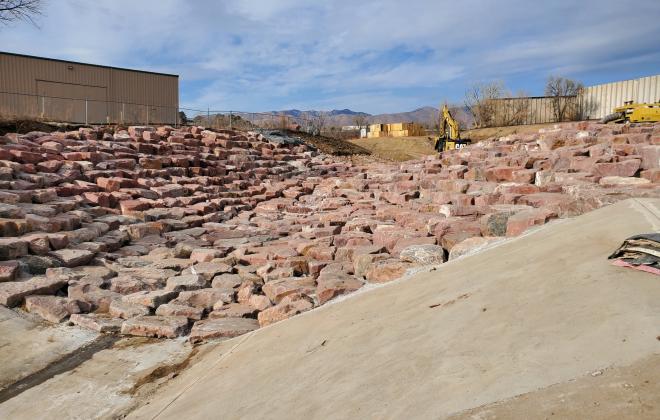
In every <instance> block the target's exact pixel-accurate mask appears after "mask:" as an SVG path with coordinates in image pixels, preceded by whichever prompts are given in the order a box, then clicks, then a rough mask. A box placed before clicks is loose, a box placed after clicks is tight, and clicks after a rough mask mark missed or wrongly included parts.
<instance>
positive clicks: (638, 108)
mask: <svg viewBox="0 0 660 420" xmlns="http://www.w3.org/2000/svg"><path fill="white" fill-rule="evenodd" d="M600 122H601V123H603V124H607V123H609V122H615V123H623V122H633V123H636V122H660V102H654V103H650V104H646V103H644V104H639V103H634V102H633V101H627V102H624V103H623V106H618V107H616V108H614V112H613V113H612V114H610V115H607V116H605V117H603V118H602V119H601V120H600Z"/></svg>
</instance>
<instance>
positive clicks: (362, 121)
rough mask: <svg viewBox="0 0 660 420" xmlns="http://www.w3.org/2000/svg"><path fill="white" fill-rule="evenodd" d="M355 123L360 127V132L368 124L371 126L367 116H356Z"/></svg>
mask: <svg viewBox="0 0 660 420" xmlns="http://www.w3.org/2000/svg"><path fill="white" fill-rule="evenodd" d="M353 123H354V124H355V125H356V126H357V127H358V130H360V129H362V128H366V126H367V124H369V119H368V118H367V116H366V115H356V116H355V118H354V119H353Z"/></svg>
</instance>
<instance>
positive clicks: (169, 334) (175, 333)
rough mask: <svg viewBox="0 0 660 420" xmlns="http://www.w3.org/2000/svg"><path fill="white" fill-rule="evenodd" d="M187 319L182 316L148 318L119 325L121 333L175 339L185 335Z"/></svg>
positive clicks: (139, 318) (146, 316)
mask: <svg viewBox="0 0 660 420" xmlns="http://www.w3.org/2000/svg"><path fill="white" fill-rule="evenodd" d="M187 329H188V318H186V317H183V316H160V315H156V316H149V315H143V316H138V317H135V318H130V319H127V320H126V321H124V322H123V323H122V324H121V333H122V334H127V335H137V336H142V337H163V338H175V337H179V336H181V335H185V333H186V332H187Z"/></svg>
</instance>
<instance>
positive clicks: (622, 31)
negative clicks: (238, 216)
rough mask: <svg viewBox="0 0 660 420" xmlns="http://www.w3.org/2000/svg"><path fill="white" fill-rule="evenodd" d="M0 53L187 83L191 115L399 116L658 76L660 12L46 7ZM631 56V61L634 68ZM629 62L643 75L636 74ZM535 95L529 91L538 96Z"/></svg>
mask: <svg viewBox="0 0 660 420" xmlns="http://www.w3.org/2000/svg"><path fill="white" fill-rule="evenodd" d="M46 4H47V6H48V8H47V10H46V16H44V17H43V18H42V19H40V26H41V28H40V29H37V28H34V27H32V26H30V25H16V26H13V27H11V28H0V42H1V45H2V49H3V50H8V51H13V52H20V53H27V54H34V55H43V56H51V57H59V58H66V59H71V60H79V61H87V62H94V63H98V64H106V65H115V66H126V67H136V68H143V69H148V70H155V71H165V72H175V73H178V74H180V75H181V80H182V87H183V91H182V95H181V97H182V103H185V104H190V105H195V106H202V105H203V106H204V107H205V106H206V105H209V106H213V107H214V108H226V109H229V108H231V109H239V108H242V109H246V110H255V111H256V110H268V109H276V108H282V107H285V106H287V105H294V104H295V105H296V106H298V107H301V108H307V107H318V106H324V107H328V108H332V107H341V108H344V107H351V108H355V109H359V110H365V111H370V112H381V111H402V110H406V107H410V106H413V107H417V106H422V105H426V104H435V103H436V102H438V100H439V99H440V98H439V97H438V96H439V95H443V96H449V97H450V98H452V97H453V99H459V98H458V97H457V95H461V92H462V91H464V90H465V87H466V85H467V84H468V83H470V82H471V81H476V80H487V79H491V78H497V79H504V80H505V81H513V82H515V83H516V84H518V85H520V84H524V80H526V78H528V79H533V78H535V77H536V78H538V77H539V76H538V75H539V74H540V75H541V77H545V76H546V75H547V74H549V73H551V72H564V73H567V75H569V76H570V75H572V74H574V75H575V76H583V75H585V74H588V72H589V71H605V70H607V71H609V72H614V71H616V70H617V69H616V68H614V66H613V64H612V63H617V68H618V70H619V73H620V74H621V75H620V76H618V75H615V76H613V77H614V78H625V77H628V74H633V73H634V72H635V71H637V69H639V68H653V67H654V66H655V68H656V69H657V68H658V67H659V64H660V63H659V61H658V60H659V59H658V54H657V53H658V47H657V39H660V25H658V24H657V19H658V16H660V2H658V1H657V0H640V1H638V2H637V3H636V6H635V8H634V9H633V10H629V11H627V12H626V13H621V7H620V4H619V2H616V1H614V0H601V1H598V0H584V1H582V2H575V1H573V0H556V1H553V2H546V3H536V2H534V3H530V2H529V1H527V0H503V1H498V2H490V1H483V0H482V1H478V0H464V1H461V2H456V1H453V0H452V1H449V0H408V1H406V2H401V1H399V0H378V1H377V0H364V1H359V2H356V1H355V0H352V1H348V0H328V1H323V2H319V1H313V0H277V1H275V0H226V1H223V2H216V1H211V0H203V1H202V0H199V1H195V2H191V1H184V0H180V1H178V0H142V1H136V0H131V1H128V0H101V1H96V2H87V1H82V0H57V1H55V0H50V1H49V2H47V3H46ZM626 58H627V60H626ZM633 63H634V64H633ZM529 90H531V88H530V89H529Z"/></svg>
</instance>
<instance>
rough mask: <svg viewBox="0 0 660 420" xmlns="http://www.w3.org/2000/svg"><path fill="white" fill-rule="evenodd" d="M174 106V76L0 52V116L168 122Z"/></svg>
mask: <svg viewBox="0 0 660 420" xmlns="http://www.w3.org/2000/svg"><path fill="white" fill-rule="evenodd" d="M178 106H179V79H178V76H175V75H167V74H161V73H151V72H143V71H137V70H127V69H120V68H114V67H104V66H95V65H90V64H83V63H76V62H68V61H61V60H51V59H44V58H39V57H31V56H23V55H16V54H9V53H2V52H0V115H5V116H17V117H29V118H45V119H52V120H55V121H67V122H77V123H82V122H88V123H106V122H111V123H119V122H125V123H141V124H144V123H147V122H151V123H168V124H174V123H176V119H177V112H178Z"/></svg>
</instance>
